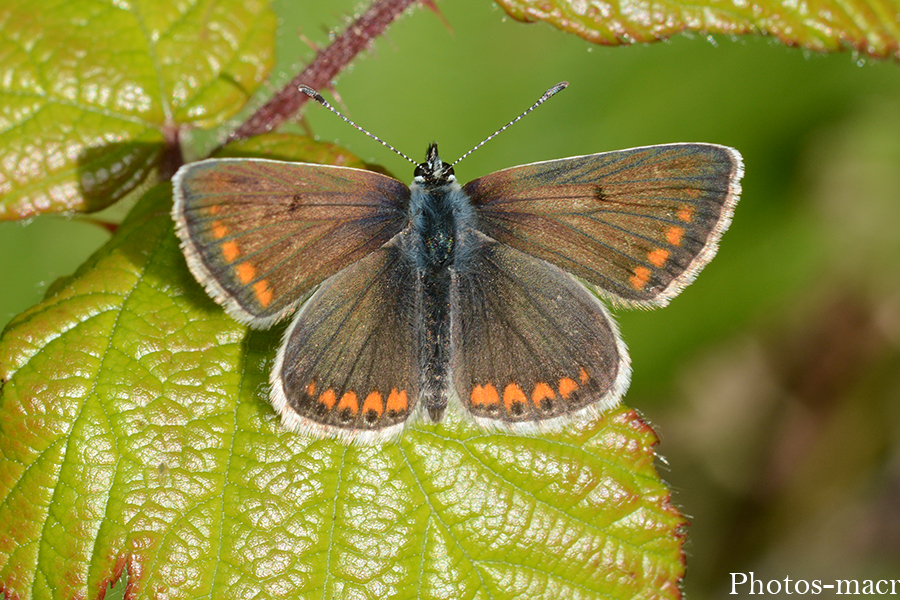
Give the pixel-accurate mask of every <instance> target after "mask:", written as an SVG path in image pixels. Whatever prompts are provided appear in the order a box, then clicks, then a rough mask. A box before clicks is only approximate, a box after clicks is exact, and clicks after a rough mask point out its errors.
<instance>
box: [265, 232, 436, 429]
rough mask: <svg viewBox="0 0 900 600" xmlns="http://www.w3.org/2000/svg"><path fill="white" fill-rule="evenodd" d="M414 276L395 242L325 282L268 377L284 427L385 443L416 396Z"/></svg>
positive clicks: (292, 328) (412, 406) (287, 336)
mask: <svg viewBox="0 0 900 600" xmlns="http://www.w3.org/2000/svg"><path fill="white" fill-rule="evenodd" d="M415 292H416V277H415V271H414V269H413V266H412V263H411V262H410V260H409V258H408V256H407V255H405V254H404V253H403V252H402V251H401V250H400V249H398V247H397V245H396V244H395V242H394V241H392V242H390V243H388V244H386V245H385V246H384V247H383V248H381V249H379V250H376V251H375V252H373V253H371V254H370V255H369V256H367V257H366V258H363V259H362V260H360V261H358V262H356V263H354V264H352V265H351V266H349V267H347V268H346V269H344V270H342V271H341V272H339V273H338V274H337V275H335V276H333V277H331V278H330V279H328V280H326V281H325V282H324V283H323V284H322V286H321V287H320V288H319V289H318V290H317V291H316V292H315V294H313V295H312V297H311V298H310V299H309V300H308V301H307V302H306V303H305V304H304V305H303V306H302V308H301V309H300V311H299V312H298V313H297V316H296V317H295V318H294V322H293V323H292V325H291V326H290V328H289V329H288V330H287V332H286V333H285V337H284V342H283V344H282V346H281V349H280V350H279V351H278V355H277V357H276V360H275V366H274V368H273V369H272V374H271V377H270V380H271V384H272V393H271V396H272V403H273V404H274V405H275V409H276V411H277V412H278V413H280V414H281V417H282V422H283V423H284V424H285V426H286V427H287V428H289V429H293V430H300V431H307V432H311V433H316V434H318V435H324V436H336V437H341V438H343V439H345V440H348V441H358V442H374V441H379V440H384V439H388V438H390V437H391V436H393V435H395V434H396V433H397V432H399V430H400V429H401V428H402V427H403V425H404V423H405V422H406V420H407V419H408V418H409V417H410V415H411V413H412V412H413V410H414V409H415V406H416V400H417V397H418V361H417V355H416V352H415V348H416V347H417V340H416V326H415V323H414V318H415V314H416V310H415V303H416V293H415Z"/></svg>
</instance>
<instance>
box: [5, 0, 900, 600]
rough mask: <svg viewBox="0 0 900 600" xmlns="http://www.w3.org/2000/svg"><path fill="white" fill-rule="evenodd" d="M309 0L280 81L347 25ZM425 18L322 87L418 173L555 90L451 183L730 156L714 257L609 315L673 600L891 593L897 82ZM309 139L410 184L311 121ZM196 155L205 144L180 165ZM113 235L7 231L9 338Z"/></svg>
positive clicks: (899, 555)
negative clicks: (689, 155) (679, 585)
mask: <svg viewBox="0 0 900 600" xmlns="http://www.w3.org/2000/svg"><path fill="white" fill-rule="evenodd" d="M311 4H314V3H310V2H303V3H301V2H288V1H280V2H276V3H275V6H276V8H277V10H278V11H279V14H280V15H281V16H282V23H281V28H280V45H279V63H278V68H277V71H276V74H275V76H274V78H273V87H278V86H280V85H281V84H282V83H284V82H286V81H288V80H289V79H290V78H291V77H292V76H293V74H294V73H295V72H296V71H297V69H298V68H300V67H301V66H302V65H303V64H305V63H306V62H308V61H309V60H311V59H312V57H313V55H314V53H313V50H311V49H310V46H309V45H307V43H306V42H304V41H301V40H306V41H308V42H311V43H312V44H314V45H317V46H319V47H324V46H326V45H327V44H328V42H329V31H333V30H336V29H337V30H340V29H342V28H343V27H344V26H345V25H346V23H347V22H348V18H349V17H350V16H351V15H353V14H354V11H356V10H359V9H360V7H359V5H358V4H357V3H356V1H355V0H354V1H353V2H349V1H346V0H340V1H334V0H332V1H331V2H328V3H315V4H317V6H309V5H311ZM324 4H327V6H323V5H324ZM439 8H440V10H441V12H442V14H443V16H444V18H445V19H446V23H448V24H449V26H450V27H451V28H452V30H448V28H447V27H446V26H445V24H444V22H442V20H441V19H440V18H438V17H437V16H436V15H434V14H433V13H432V12H430V11H428V10H424V9H422V10H413V11H411V12H410V13H409V14H407V15H406V16H405V17H404V18H403V19H401V20H400V21H399V22H397V23H396V24H394V25H393V26H391V28H390V29H389V30H388V32H387V35H386V36H384V37H383V38H381V39H380V40H378V41H377V42H376V43H375V45H374V47H373V48H372V50H371V51H370V52H368V53H367V54H366V55H365V56H364V57H362V58H361V59H360V60H358V61H357V62H356V63H355V64H354V65H353V66H352V67H351V68H350V69H349V70H347V71H345V72H344V73H343V74H342V75H341V76H340V78H339V80H338V81H337V82H336V89H337V91H338V92H339V94H340V101H339V102H336V103H335V104H336V105H338V106H339V107H341V108H342V110H344V111H345V112H346V114H347V115H348V116H349V117H350V118H352V119H354V120H355V121H357V122H358V123H359V124H360V125H362V126H364V127H366V128H368V129H370V130H371V131H372V132H373V133H374V134H376V135H378V136H380V137H382V138H384V139H385V140H386V141H388V142H389V143H391V144H392V145H394V146H395V147H397V148H399V149H400V150H402V151H403V152H405V153H407V154H409V155H410V156H412V157H413V158H416V159H419V158H421V157H422V156H423V153H424V151H425V148H426V146H427V144H428V143H429V142H431V141H437V142H439V144H440V148H441V154H442V156H443V157H444V158H445V160H453V159H455V158H456V157H458V156H459V155H461V154H463V153H464V152H466V151H467V150H468V149H469V148H471V147H472V146H474V145H475V144H476V143H478V142H479V141H481V139H483V138H484V137H485V136H486V135H488V134H490V133H491V132H492V131H494V130H495V129H496V128H498V127H499V126H500V125H502V124H504V123H506V122H507V121H508V120H509V119H511V118H512V117H514V116H515V115H516V114H518V113H519V112H520V111H521V110H523V109H525V108H527V107H528V106H529V105H530V104H531V103H532V102H533V101H534V100H535V99H537V97H538V96H539V95H540V94H541V93H542V92H543V91H544V90H545V89H546V88H548V87H550V86H551V85H553V84H554V83H556V82H558V81H560V80H563V79H565V80H568V81H569V82H570V84H571V85H570V87H569V89H567V90H565V91H564V92H562V93H561V94H560V95H558V96H557V97H555V98H554V99H553V100H551V101H550V102H548V103H547V104H545V105H544V106H542V107H541V108H540V109H539V110H538V111H536V112H535V113H534V114H532V115H531V116H529V117H528V118H527V119H526V120H525V121H523V122H520V123H519V124H517V125H516V126H515V127H513V128H512V129H510V130H509V131H507V132H505V133H504V134H503V135H501V136H500V137H498V138H497V139H495V140H492V141H491V142H490V143H489V144H488V145H486V146H485V147H484V148H482V149H481V150H479V151H478V152H476V153H475V154H473V155H472V156H471V157H469V158H467V159H466V160H465V161H464V162H463V163H461V164H460V165H458V166H457V167H456V173H457V176H458V177H459V178H460V180H462V181H468V180H470V179H474V178H475V177H478V176H480V175H482V174H485V173H488V172H491V171H494V170H498V169H501V168H504V167H509V166H513V165H516V164H520V163H528V162H534V161H538V160H547V159H552V158H560V157H564V156H569V155H577V154H587V153H593V152H600V151H605V150H614V149H620V148H628V147H632V146H640V145H646V144H659V143H665V142H693V141H703V142H714V143H720V144H726V145H730V146H734V147H735V148H737V149H738V150H740V152H741V153H742V154H743V155H744V160H745V167H746V175H745V177H744V181H743V189H744V192H743V196H742V200H741V202H740V204H739V205H738V208H737V213H736V215H735V219H734V223H733V225H732V227H731V229H730V230H729V231H728V233H727V234H726V235H725V236H724V238H723V240H722V245H721V249H720V251H719V254H718V256H717V257H716V259H715V260H714V261H713V262H712V263H711V264H710V265H709V266H708V267H707V268H706V269H705V271H704V272H703V273H702V275H701V276H700V277H699V278H698V280H697V281H696V282H695V283H694V284H693V285H691V286H690V287H689V288H688V289H687V290H686V291H685V292H684V293H683V294H682V295H681V296H680V297H678V298H677V299H676V300H675V301H673V303H672V304H671V305H670V306H669V307H667V308H666V309H664V310H659V311H653V312H643V311H617V315H618V318H619V322H620V325H621V329H622V333H623V335H624V337H625V340H626V342H627V343H628V345H629V348H630V350H631V354H632V359H633V366H634V376H633V383H632V388H631V390H630V391H629V393H628V395H627V396H626V399H625V401H626V403H627V404H628V405H629V406H632V407H635V408H637V409H638V410H640V411H641V412H642V414H643V415H644V416H645V417H646V419H647V420H648V421H649V422H650V423H651V424H652V425H653V426H654V428H655V429H656V431H657V433H658V435H659V436H660V438H661V443H660V445H659V447H658V451H659V453H660V454H661V455H662V456H664V457H665V461H662V460H661V461H660V463H659V468H660V471H661V474H662V476H663V477H664V479H666V481H668V482H669V483H670V485H671V487H672V490H673V501H674V503H675V504H676V505H677V506H679V507H680V508H681V510H682V511H683V512H684V513H685V514H686V515H687V516H688V518H689V520H690V521H691V527H690V529H689V531H688V539H687V542H686V546H685V549H686V553H687V561H688V570H687V578H686V580H685V592H686V595H687V597H688V598H692V599H702V598H717V597H725V596H726V595H728V592H729V591H730V589H729V584H730V581H731V576H730V574H731V573H732V572H744V573H746V572H749V571H753V572H754V573H755V576H756V578H758V579H760V578H761V579H764V580H766V581H767V580H769V579H780V580H782V581H783V580H784V578H785V577H786V576H789V577H790V578H791V579H792V580H796V579H806V580H808V581H812V580H814V579H822V580H824V581H825V582H826V583H827V580H831V579H835V578H842V579H852V578H856V579H876V580H877V579H891V578H893V579H900V192H898V190H900V71H898V65H897V64H896V63H894V62H877V61H874V60H859V57H857V56H854V55H851V54H850V53H845V54H837V55H830V56H825V55H815V54H809V53H806V52H803V51H800V50H796V49H790V48H787V47H785V46H783V45H781V44H779V43H776V42H773V41H771V40H767V39H760V38H749V37H748V38H735V39H729V38H725V37H715V38H712V37H710V38H707V37H704V36H679V37H677V38H675V39H673V40H670V41H667V42H663V43H657V44H652V45H648V46H634V47H621V48H606V47H598V46H592V45H591V44H589V43H587V42H585V41H583V40H581V39H579V38H576V37H574V36H572V35H569V34H565V33H562V32H559V31H557V30H555V29H552V28H550V27H549V26H546V25H542V24H536V25H525V24H522V23H518V22H516V21H513V20H511V19H509V18H508V17H506V16H505V13H503V11H502V10H500V9H499V8H497V7H495V6H493V5H491V4H488V3H486V2H476V1H474V0H445V1H442V2H440V3H439ZM326 95H327V94H326ZM307 123H308V126H309V127H310V128H311V129H312V131H314V132H315V134H316V135H317V136H319V137H320V138H321V139H323V140H328V141H336V142H338V143H340V144H342V145H344V146H346V147H347V148H349V149H350V150H351V151H353V152H354V153H356V154H357V155H358V156H359V157H360V158H362V159H364V160H366V161H370V162H373V163H378V164H381V165H383V166H384V167H386V168H387V169H388V170H390V171H391V172H393V173H394V174H395V175H396V176H398V177H399V178H400V179H402V180H406V181H408V180H409V179H411V177H412V166H411V165H409V164H408V163H406V162H405V161H404V160H403V159H401V158H399V157H397V156H394V155H393V154H391V153H390V152H389V151H387V150H386V149H384V148H382V147H381V146H379V145H378V144H377V143H375V142H373V141H372V140H369V139H368V138H366V137H364V136H363V135H361V134H359V133H358V132H356V131H354V130H353V129H351V128H350V127H348V126H347V125H346V124H344V123H342V122H340V121H339V120H338V119H337V118H335V117H334V116H333V115H331V114H330V113H328V112H327V111H325V110H323V109H321V108H320V107H317V106H314V105H308V107H307ZM293 128H294V129H295V130H297V131H302V128H299V127H297V126H293ZM223 131H224V130H223ZM220 133H221V132H220ZM208 145H209V140H208V139H204V137H203V136H197V137H196V139H195V140H194V144H193V146H192V147H193V150H191V149H188V154H189V155H190V154H191V152H194V153H195V154H202V152H203V150H202V148H203V147H205V146H206V147H208ZM123 210H124V209H123V207H117V208H114V209H112V210H111V211H107V213H106V214H104V215H103V216H105V217H108V218H112V219H118V218H120V217H121V215H122V214H123ZM106 239H108V234H107V233H106V232H105V230H103V229H102V228H100V227H98V226H96V225H94V224H91V223H89V222H86V221H84V220H80V219H77V218H75V219H65V218H60V217H44V218H40V219H37V220H35V221H33V222H32V223H30V224H28V225H27V226H23V225H22V224H12V223H2V224H0V264H2V265H3V267H2V269H3V270H2V275H0V289H2V294H0V327H2V326H4V325H5V324H6V322H7V321H8V320H9V319H10V318H12V316H13V315H15V314H16V313H17V312H19V311H21V310H23V309H25V308H26V307H28V306H30V305H32V304H34V303H36V302H38V301H39V300H40V298H41V296H42V294H43V292H44V290H45V289H46V287H47V285H49V284H50V283H51V282H52V281H53V280H54V279H55V278H56V277H60V276H63V275H67V274H69V273H71V272H72V271H73V270H74V269H75V268H76V267H77V266H78V265H79V264H80V263H81V262H82V261H83V260H84V259H85V258H87V257H88V256H89V255H90V254H91V253H92V252H93V251H94V250H96V249H97V248H98V247H99V246H100V245H101V244H102V243H103V242H104V241H105V240H106Z"/></svg>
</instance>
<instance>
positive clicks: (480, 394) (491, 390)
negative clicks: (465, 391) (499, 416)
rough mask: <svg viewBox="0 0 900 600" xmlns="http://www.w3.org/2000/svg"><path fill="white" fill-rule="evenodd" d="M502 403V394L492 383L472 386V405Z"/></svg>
mask: <svg viewBox="0 0 900 600" xmlns="http://www.w3.org/2000/svg"><path fill="white" fill-rule="evenodd" d="M499 403H500V394H498V393H497V388H495V387H494V386H492V385H491V384H489V383H488V384H487V385H483V386H481V385H476V386H475V387H474V388H472V406H482V405H484V406H489V405H492V404H499Z"/></svg>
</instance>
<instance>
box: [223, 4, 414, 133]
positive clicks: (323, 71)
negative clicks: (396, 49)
mask: <svg viewBox="0 0 900 600" xmlns="http://www.w3.org/2000/svg"><path fill="white" fill-rule="evenodd" d="M416 1H417V0H375V2H374V3H373V4H372V6H370V7H369V8H368V9H367V10H366V11H365V12H364V13H363V14H362V15H361V16H360V17H359V18H357V19H356V20H355V21H354V22H353V23H351V24H350V26H349V27H347V29H346V30H345V31H344V33H342V34H341V35H339V36H338V37H337V38H335V40H334V41H333V42H332V43H331V44H330V45H329V46H328V47H327V48H325V49H324V50H320V51H319V52H318V53H317V54H316V58H315V59H313V61H312V62H311V63H310V64H309V65H308V66H307V67H306V68H305V69H304V70H303V71H302V72H300V74H299V75H297V76H296V77H294V79H292V80H291V82H290V83H288V84H287V85H286V86H284V88H282V89H281V90H280V91H279V92H278V93H276V94H275V95H274V96H273V97H272V99H271V100H269V101H268V102H266V103H265V104H264V105H263V106H262V107H260V109H259V110H257V111H256V112H255V113H254V114H253V115H252V116H251V117H250V118H249V119H247V121H246V122H245V123H244V124H243V125H241V126H240V127H238V128H237V129H236V130H235V131H234V132H233V133H232V134H231V135H230V136H229V138H228V141H233V140H240V139H244V138H248V137H251V136H254V135H258V134H260V133H265V132H267V131H272V130H273V129H275V128H276V127H278V126H279V125H281V124H282V123H284V121H286V120H287V119H289V118H290V117H291V116H292V115H293V114H294V113H295V112H297V110H298V109H299V108H300V107H301V106H303V104H304V103H305V102H306V101H307V100H309V96H307V95H306V94H303V93H302V92H300V91H299V90H298V89H297V86H298V85H300V84H301V83H302V84H304V85H308V86H309V87H311V88H313V89H317V90H319V89H322V88H328V87H330V85H331V81H332V79H334V78H335V77H336V76H337V74H338V73H340V72H341V70H342V69H344V67H346V66H347V65H348V64H350V62H351V61H352V60H353V59H354V58H356V55H357V54H359V53H360V52H362V51H363V50H365V49H366V48H367V47H368V46H369V44H370V43H371V42H372V40H374V39H375V38H376V37H378V36H379V35H381V33H382V32H384V30H385V29H387V27H388V25H390V24H391V23H392V22H393V21H394V20H396V19H397V17H399V16H400V15H401V14H402V13H403V11H404V10H406V9H407V8H409V6H410V5H411V4H413V3H414V2H416ZM426 4H429V3H427V2H426Z"/></svg>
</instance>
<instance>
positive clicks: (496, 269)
mask: <svg viewBox="0 0 900 600" xmlns="http://www.w3.org/2000/svg"><path fill="white" fill-rule="evenodd" d="M466 244H467V247H466V260H465V262H464V263H463V265H461V268H460V269H459V270H458V271H457V272H455V273H454V275H453V283H452V288H451V311H452V312H451V331H452V333H451V338H452V341H451V345H452V351H453V359H452V367H451V370H452V372H453V378H454V385H455V389H456V392H457V394H458V396H459V399H460V401H461V403H462V405H463V407H464V408H465V409H466V410H467V411H468V412H469V413H470V414H471V415H472V416H473V417H474V418H475V419H476V421H478V422H479V423H480V424H482V425H485V426H488V427H494V428H497V427H501V428H503V427H505V428H507V429H521V430H524V431H529V430H541V429H553V428H554V427H555V426H557V425H559V424H562V423H564V422H566V421H567V420H568V418H569V417H571V416H573V415H574V414H576V413H578V412H580V411H583V410H585V409H587V410H596V411H598V412H599V411H603V410H606V409H609V408H611V407H613V406H615V405H616V404H617V403H618V401H619V398H620V397H621V396H622V394H624V392H625V389H626V388H627V387H628V383H629V377H630V361H629V358H628V353H627V350H626V349H625V345H624V344H623V343H622V341H621V339H620V337H619V334H618V331H617V330H616V327H615V324H614V323H613V321H612V319H611V318H610V316H609V314H608V313H607V311H606V309H605V308H604V307H603V305H602V304H601V303H600V301H599V300H598V298H597V297H596V296H594V295H593V294H592V293H591V292H590V291H589V290H588V289H587V288H585V287H584V286H583V285H582V284H580V283H579V282H578V281H577V280H575V278H573V277H572V276H570V275H569V274H567V273H565V272H563V271H562V270H561V269H559V268H558V267H556V266H554V265H552V264H549V263H547V262H545V261H542V260H539V259H535V258H533V257H530V256H528V255H526V254H524V253H522V252H520V251H518V250H516V249H514V248H511V247H509V246H506V245H504V244H501V243H498V242H496V241H494V240H490V239H489V238H486V237H485V236H483V235H481V234H478V233H473V234H472V238H471V240H467V241H466ZM589 407H592V408H589Z"/></svg>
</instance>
